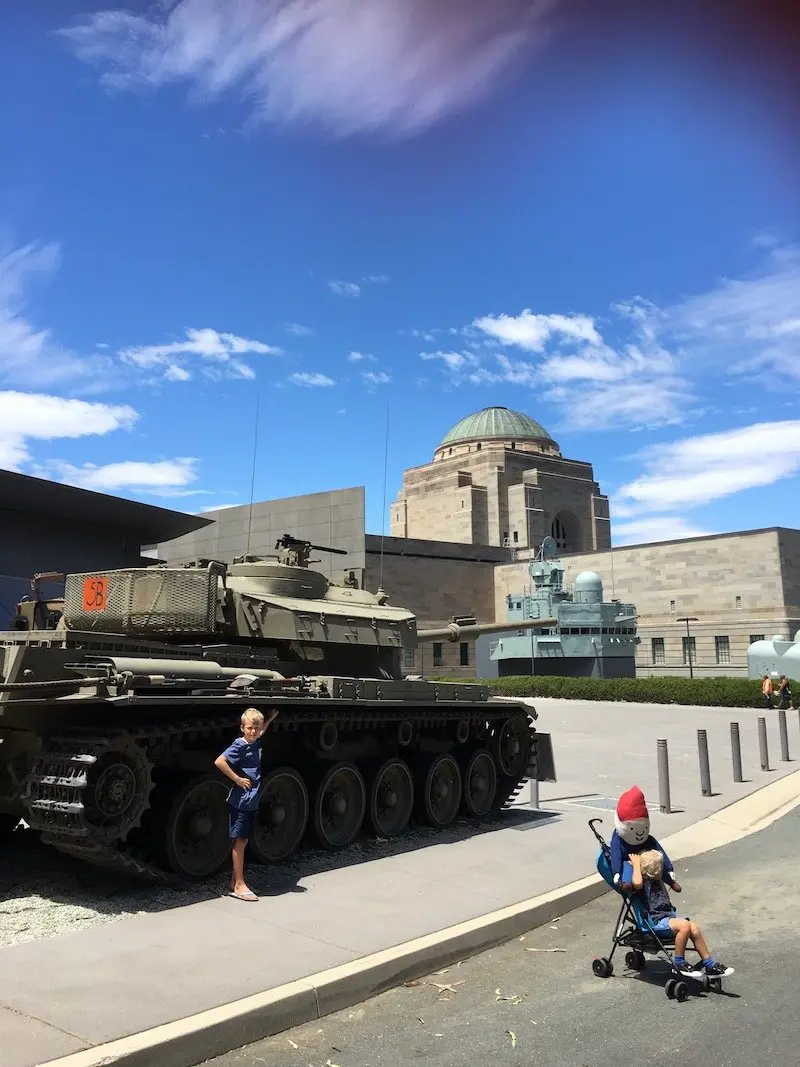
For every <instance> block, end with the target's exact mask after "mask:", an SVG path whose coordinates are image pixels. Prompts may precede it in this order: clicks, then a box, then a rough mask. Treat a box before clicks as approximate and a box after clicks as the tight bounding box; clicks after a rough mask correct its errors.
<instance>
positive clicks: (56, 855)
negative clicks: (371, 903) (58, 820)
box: [0, 808, 562, 947]
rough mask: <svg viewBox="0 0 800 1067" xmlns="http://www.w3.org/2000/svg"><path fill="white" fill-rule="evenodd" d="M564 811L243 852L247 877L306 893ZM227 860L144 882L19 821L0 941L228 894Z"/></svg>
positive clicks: (8, 844)
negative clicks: (97, 865) (323, 881)
mask: <svg viewBox="0 0 800 1067" xmlns="http://www.w3.org/2000/svg"><path fill="white" fill-rule="evenodd" d="M561 815H562V813H560V812H551V811H530V810H527V811H526V810H524V809H520V808H509V809H506V810H504V811H501V812H499V813H497V814H496V815H495V816H492V817H491V818H488V819H486V820H483V821H481V822H476V821H475V820H473V819H468V818H466V817H460V818H458V819H457V820H456V821H455V822H454V823H453V824H452V825H451V826H449V827H447V828H446V829H444V830H438V831H437V830H435V829H432V828H431V827H427V826H412V827H411V828H410V829H409V830H408V831H407V832H406V833H404V834H402V835H400V836H399V837H396V838H392V839H390V840H384V839H377V838H374V837H369V836H367V835H366V834H364V835H363V836H361V837H360V838H358V839H357V840H356V841H354V842H353V844H352V845H349V846H348V847H347V848H345V849H343V850H341V851H337V852H329V851H327V850H325V849H322V848H318V847H314V846H313V845H310V844H304V845H303V846H302V847H301V849H300V850H299V851H298V852H297V853H295V855H294V856H293V857H291V858H290V859H289V860H287V861H285V862H284V863H277V864H275V865H273V866H269V867H267V866H261V865H259V864H256V863H253V862H251V861H248V860H246V877H247V880H248V884H249V885H250V887H251V888H252V889H253V890H254V891H255V892H256V893H258V894H259V895H260V896H281V895H283V894H284V893H304V892H306V887H305V886H302V885H300V884H299V883H300V882H301V881H302V880H303V879H304V878H309V877H312V876H313V875H318V874H323V873H325V872H326V871H332V870H336V869H340V868H344V867H351V866H354V865H357V864H361V863H367V862H370V861H372V860H379V859H384V858H386V857H389V856H398V855H403V854H407V853H411V852H415V851H417V850H419V849H423V848H428V847H430V846H433V845H437V846H446V845H449V844H455V843H457V842H461V841H466V840H469V839H471V838H473V837H478V836H481V835H483V834H490V833H495V832H496V831H498V830H505V829H513V830H529V829H535V828H536V826H537V825H543V824H547V823H551V822H553V820H555V819H558V818H560V817H561ZM229 886H230V868H229V866H228V865H227V864H226V865H225V868H224V869H223V870H222V871H221V872H220V873H218V874H216V875H214V876H212V877H210V878H207V879H205V880H204V881H202V882H197V883H190V884H185V885H183V884H179V885H174V886H150V885H142V884H139V883H136V882H132V881H126V880H124V879H121V878H119V877H115V876H113V875H109V874H106V873H105V872H103V871H99V870H93V869H92V868H91V867H89V866H88V865H85V864H82V863H80V862H79V861H77V860H74V859H72V858H71V857H69V856H65V855H62V854H61V853H60V852H57V851H56V850H55V849H53V848H49V847H47V846H45V845H43V844H42V843H41V842H40V840H39V836H38V834H36V833H34V832H33V831H31V830H29V829H27V828H25V827H24V826H21V827H19V828H18V829H17V830H15V831H14V832H13V833H12V834H10V835H9V837H8V838H7V839H6V840H5V841H4V843H3V846H2V864H0V947H2V946H7V945H12V944H16V943H20V942H23V941H31V940H39V939H41V938H46V937H51V936H55V935H57V934H62V933H73V932H76V931H77V930H80V929H81V928H86V927H88V926H93V925H96V924H98V923H102V922H108V921H111V920H112V919H116V918H120V917H123V916H126V915H135V914H140V913H145V914H153V913H155V912H160V911H166V910H169V909H171V908H178V907H186V906H187V905H189V904H196V903H200V902H202V901H205V900H214V899H218V898H219V897H220V896H226V895H227V893H228V890H229Z"/></svg>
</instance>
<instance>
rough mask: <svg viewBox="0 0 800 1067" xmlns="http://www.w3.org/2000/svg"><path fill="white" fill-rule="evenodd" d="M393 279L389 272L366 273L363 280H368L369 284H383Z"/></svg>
mask: <svg viewBox="0 0 800 1067" xmlns="http://www.w3.org/2000/svg"><path fill="white" fill-rule="evenodd" d="M391 280H392V279H391V278H390V276H389V275H388V274H365V275H364V276H363V277H362V279H361V281H362V282H366V283H367V284H368V285H383V284H385V283H386V282H390V281H391Z"/></svg>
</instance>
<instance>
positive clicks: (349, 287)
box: [328, 282, 361, 296]
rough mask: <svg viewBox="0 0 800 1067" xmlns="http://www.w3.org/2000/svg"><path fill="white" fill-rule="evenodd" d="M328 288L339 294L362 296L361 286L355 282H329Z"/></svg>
mask: <svg viewBox="0 0 800 1067" xmlns="http://www.w3.org/2000/svg"><path fill="white" fill-rule="evenodd" d="M328 288H329V289H330V291H331V292H332V293H335V294H336V295H337V296H361V286H360V285H356V283H355V282H328Z"/></svg>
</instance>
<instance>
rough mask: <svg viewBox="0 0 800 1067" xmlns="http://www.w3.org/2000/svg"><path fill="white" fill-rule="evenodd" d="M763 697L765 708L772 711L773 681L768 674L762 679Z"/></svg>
mask: <svg viewBox="0 0 800 1067" xmlns="http://www.w3.org/2000/svg"><path fill="white" fill-rule="evenodd" d="M761 695H762V696H763V697H764V707H765V708H769V710H770V711H772V679H771V678H770V676H769V675H768V674H765V675H764V677H763V678H762V679H761Z"/></svg>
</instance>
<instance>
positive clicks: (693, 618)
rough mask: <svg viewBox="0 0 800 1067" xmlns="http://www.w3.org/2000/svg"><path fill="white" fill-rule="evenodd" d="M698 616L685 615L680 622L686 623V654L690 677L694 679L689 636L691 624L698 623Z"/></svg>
mask: <svg viewBox="0 0 800 1067" xmlns="http://www.w3.org/2000/svg"><path fill="white" fill-rule="evenodd" d="M698 621H699V620H698V618H697V616H696V615H683V616H682V617H681V618H680V619H678V622H685V623H686V654H687V656H688V657H689V677H690V678H694V670H693V669H692V639H691V637H690V635H689V623H690V622H698Z"/></svg>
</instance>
